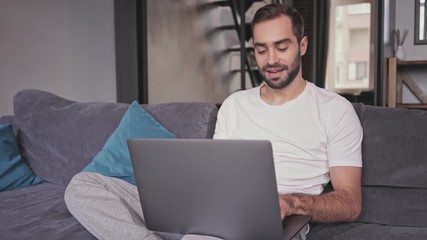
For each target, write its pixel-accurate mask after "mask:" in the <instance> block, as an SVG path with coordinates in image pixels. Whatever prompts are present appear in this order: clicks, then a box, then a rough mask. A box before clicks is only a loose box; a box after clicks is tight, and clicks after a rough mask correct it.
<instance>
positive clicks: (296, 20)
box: [251, 4, 304, 43]
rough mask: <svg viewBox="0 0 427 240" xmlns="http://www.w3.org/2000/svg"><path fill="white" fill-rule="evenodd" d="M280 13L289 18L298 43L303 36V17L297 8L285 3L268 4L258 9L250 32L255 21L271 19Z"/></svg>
mask: <svg viewBox="0 0 427 240" xmlns="http://www.w3.org/2000/svg"><path fill="white" fill-rule="evenodd" d="M282 15H283V16H288V17H290V18H291V21H292V28H293V32H294V34H295V36H296V37H297V40H298V43H300V42H301V39H302V38H303V37H304V18H303V17H302V16H301V14H300V13H299V12H298V10H296V9H295V8H293V7H291V6H289V5H287V4H268V5H265V6H264V7H262V8H260V9H258V11H257V12H256V13H255V16H254V18H253V20H252V23H251V27H252V34H253V32H254V27H255V25H256V24H257V23H260V22H263V21H267V20H272V19H275V18H277V17H280V16H282Z"/></svg>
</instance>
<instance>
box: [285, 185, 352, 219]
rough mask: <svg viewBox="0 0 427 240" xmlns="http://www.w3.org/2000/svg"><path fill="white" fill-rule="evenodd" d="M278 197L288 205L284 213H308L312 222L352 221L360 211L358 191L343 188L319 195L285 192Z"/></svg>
mask: <svg viewBox="0 0 427 240" xmlns="http://www.w3.org/2000/svg"><path fill="white" fill-rule="evenodd" d="M280 197H281V198H282V199H283V200H284V201H285V202H286V203H287V204H288V205H289V206H288V207H289V209H287V213H286V215H292V214H299V215H309V216H311V217H312V221H314V222H323V223H330V222H342V221H344V222H347V221H354V220H355V219H356V218H357V217H358V216H359V214H360V211H361V203H360V202H361V200H360V198H361V197H360V193H358V194H352V193H351V192H349V191H345V190H341V191H333V192H330V193H327V194H322V195H319V196H313V195H306V194H286V195H281V196H280Z"/></svg>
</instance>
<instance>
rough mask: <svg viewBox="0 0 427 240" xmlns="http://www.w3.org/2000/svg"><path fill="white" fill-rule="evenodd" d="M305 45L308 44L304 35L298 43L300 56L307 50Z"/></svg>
mask: <svg viewBox="0 0 427 240" xmlns="http://www.w3.org/2000/svg"><path fill="white" fill-rule="evenodd" d="M307 46H308V39H307V36H304V37H303V38H302V39H301V42H300V44H299V49H300V53H301V56H304V55H305V53H306V52H307Z"/></svg>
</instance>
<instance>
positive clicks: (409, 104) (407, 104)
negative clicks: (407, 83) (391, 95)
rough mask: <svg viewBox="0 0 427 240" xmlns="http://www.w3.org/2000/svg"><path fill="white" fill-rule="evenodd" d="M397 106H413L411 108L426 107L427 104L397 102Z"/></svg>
mask: <svg viewBox="0 0 427 240" xmlns="http://www.w3.org/2000/svg"><path fill="white" fill-rule="evenodd" d="M396 107H397V108H411V109H426V110H427V104H419V103H418V104H417V103H397V104H396Z"/></svg>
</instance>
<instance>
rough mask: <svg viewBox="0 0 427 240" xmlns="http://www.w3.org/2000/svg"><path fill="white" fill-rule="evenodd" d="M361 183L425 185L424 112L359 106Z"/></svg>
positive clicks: (426, 123)
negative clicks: (361, 131) (361, 132)
mask: <svg viewBox="0 0 427 240" xmlns="http://www.w3.org/2000/svg"><path fill="white" fill-rule="evenodd" d="M356 110H358V111H357V113H358V115H359V118H360V121H361V123H362V127H363V142H362V156H363V181H362V184H363V185H364V186H392V187H419V188H427V174H426V173H427V157H426V156H427V147H426V146H427V137H426V136H427V111H423V110H408V109H398V108H385V107H374V106H367V105H363V106H361V107H359V108H356Z"/></svg>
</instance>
